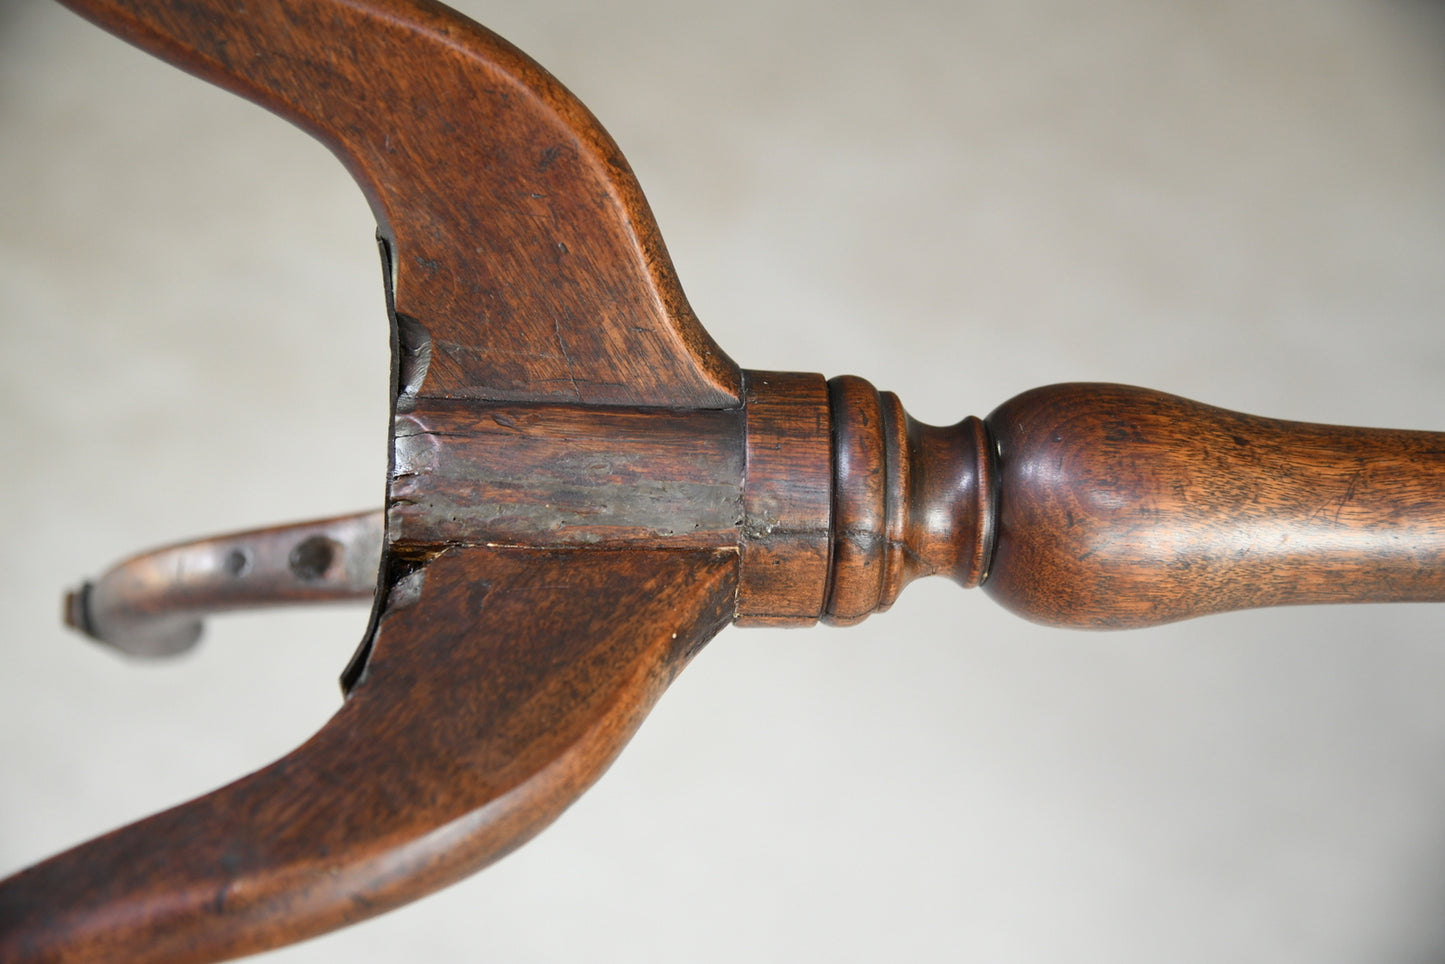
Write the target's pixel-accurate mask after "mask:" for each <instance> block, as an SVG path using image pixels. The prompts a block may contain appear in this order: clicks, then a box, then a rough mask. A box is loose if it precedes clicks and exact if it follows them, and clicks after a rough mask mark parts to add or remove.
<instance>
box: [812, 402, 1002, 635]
mask: <svg viewBox="0 0 1445 964" xmlns="http://www.w3.org/2000/svg"><path fill="white" fill-rule="evenodd" d="M828 388H829V397H830V399H831V404H832V409H833V415H832V421H833V439H834V452H833V490H834V506H833V520H832V530H833V535H832V540H833V563H832V578H831V587H830V589H829V597H828V609H827V620H828V621H829V622H831V623H835V624H838V625H850V624H852V623H856V622H858V621H859V620H861V619H863V618H864V617H865V616H867V615H868V614H870V613H873V612H880V611H882V610H885V609H887V608H888V607H889V606H891V605H892V604H893V601H894V600H895V599H897V598H898V594H899V593H900V592H901V591H902V590H903V587H904V586H905V585H907V584H908V583H909V582H911V581H912V580H914V579H916V578H918V577H920V576H931V575H935V574H938V575H945V576H948V577H949V578H950V579H952V580H953V581H954V582H957V583H958V584H959V585H961V586H964V587H965V588H968V587H972V586H976V585H978V584H979V583H980V582H981V581H982V580H983V579H984V577H985V576H986V575H987V574H988V566H989V561H990V558H991V557H992V554H993V549H994V545H993V544H994V505H995V501H996V498H997V496H996V491H995V487H996V482H995V476H996V472H997V469H996V467H995V457H994V446H993V441H992V439H991V438H990V437H989V435H988V432H987V431H986V430H985V428H984V425H983V423H982V422H981V421H979V420H978V419H977V418H973V417H969V418H966V419H964V420H963V421H961V422H959V423H958V424H957V425H954V426H951V427H949V428H939V427H937V426H933V425H925V424H924V423H922V422H919V421H917V420H915V419H914V418H913V417H912V416H910V415H909V414H908V413H907V412H905V411H904V410H903V406H902V404H901V403H900V402H899V400H898V396H896V395H894V394H893V393H892V392H879V391H878V390H877V389H876V388H874V387H873V386H872V385H871V384H869V383H868V382H867V381H865V380H864V379H862V378H858V377H857V376H854V375H843V376H840V377H838V378H835V379H833V380H832V381H830V382H829V383H828Z"/></svg>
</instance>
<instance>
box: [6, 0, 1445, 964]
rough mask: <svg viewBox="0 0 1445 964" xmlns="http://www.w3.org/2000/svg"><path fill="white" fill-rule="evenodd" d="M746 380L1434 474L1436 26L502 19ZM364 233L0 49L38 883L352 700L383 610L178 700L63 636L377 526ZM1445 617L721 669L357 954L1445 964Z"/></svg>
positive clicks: (971, 599) (803, 6) (787, 658)
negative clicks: (595, 119)
mask: <svg viewBox="0 0 1445 964" xmlns="http://www.w3.org/2000/svg"><path fill="white" fill-rule="evenodd" d="M465 6H466V8H467V9H468V11H469V12H471V13H472V14H473V15H474V16H476V17H477V18H478V19H480V20H482V21H483V22H484V23H487V24H488V25H489V26H492V27H493V28H494V29H496V30H498V31H499V32H501V33H502V34H503V35H504V36H506V37H508V38H510V39H511V40H513V41H514V42H516V43H517V44H518V45H520V46H521V47H522V48H523V49H525V50H527V51H529V52H530V53H531V54H532V55H533V56H535V57H536V58H537V59H538V60H540V61H541V62H542V63H543V64H545V65H547V66H548V67H549V68H550V69H551V70H552V71H553V72H554V73H556V74H557V75H558V76H559V77H560V78H561V79H562V80H563V81H564V82H565V83H567V84H568V85H569V86H571V87H572V89H573V90H575V91H576V92H577V93H578V94H579V96H580V97H581V98H582V99H583V100H584V101H585V102H586V103H587V104H588V105H590V106H591V107H592V109H593V110H594V111H595V112H596V113H597V115H598V116H599V117H600V118H601V119H602V120H603V123H604V124H606V125H607V126H608V128H609V129H610V130H611V132H612V133H613V135H614V136H615V137H616V139H617V140H618V142H619V143H620V144H621V145H622V148H623V150H624V151H625V152H626V153H627V155H628V157H629V158H630V160H631V162H632V164H633V166H634V167H635V168H636V170H637V172H638V175H639V177H640V178H641V180H642V183H643V186H644V187H645V188H646V190H647V191H648V194H649V197H650V199H651V201H652V203H653V206H654V209H655V211H656V214H657V217H658V220H659V222H660V224H661V226H662V230H663V233H664V235H665V236H666V238H667V239H668V242H669V245H670V247H671V250H672V253H673V256H674V259H675V261H676V263H677V267H678V271H679V273H680V275H681V277H682V280H683V283H684V285H685V286H686V288H687V291H688V293H689V295H690V296H691V299H692V302H693V304H694V306H695V307H696V309H697V311H698V313H699V315H700V316H701V317H702V318H703V320H704V322H705V323H706V324H707V325H708V327H709V329H710V330H711V331H712V333H713V334H714V335H715V337H716V338H717V340H718V341H719V342H720V343H721V344H722V345H723V347H724V348H725V349H727V350H728V351H729V352H730V353H731V354H732V355H733V357H735V358H736V359H737V360H738V361H739V362H740V363H741V364H744V365H746V366H749V367H753V368H778V369H801V370H806V371H821V372H824V373H827V374H829V375H834V374H839V373H844V372H854V373H857V374H861V375H864V376H865V377H868V378H870V379H871V380H873V381H874V382H875V383H876V384H877V385H879V386H880V387H884V388H892V389H895V390H898V391H899V392H900V394H901V395H902V396H903V399H904V402H905V404H906V405H907V406H908V407H909V409H910V410H911V411H912V412H913V413H914V414H915V415H917V416H919V417H921V418H923V419H925V420H929V421H933V422H937V423H947V422H952V421H954V420H955V419H957V418H958V417H960V416H962V415H964V414H968V413H976V414H984V413H986V412H987V411H988V410H989V409H991V408H993V407H994V406H995V405H997V404H998V403H1000V402H1002V401H1003V400H1004V399H1006V398H1008V397H1009V396H1010V395H1012V394H1014V393H1016V392H1018V391H1021V390H1023V389H1025V388H1029V387H1032V386H1034V385H1039V384H1044V383H1048V382H1051V381H1059V380H1070V379H1099V380H1115V381H1123V382H1130V383H1137V384H1144V385H1149V386H1152V387H1158V388H1164V389H1168V390H1171V391H1175V392H1178V393H1180V394H1184V395H1188V396H1192V397H1195V398H1198V399H1200V400H1203V401H1207V402H1212V403H1215V404H1220V405H1225V406H1229V407H1233V408H1238V409H1242V410H1245V411H1250V412H1256V413H1259V414H1266V415H1274V416H1279V417H1287V418H1298V419H1308V420H1317V421H1335V422H1347V423H1348V422H1352V423H1361V424H1376V425H1393V426H1398V427H1408V428H1445V381H1442V378H1441V373H1442V372H1445V328H1442V324H1441V322H1442V309H1445V54H1442V52H1441V51H1442V49H1445V47H1442V41H1445V11H1442V8H1441V6H1440V5H1438V4H1427V3H1424V2H1409V0H1394V2H1385V0H1381V2H1375V3H1363V2H1360V3H1345V2H1341V3H1330V2H1326V3H1305V2H1272V3H1250V2H1244V0H1235V2H1228V0H1227V2H1215V3H1174V4H1159V3H1150V2H1147V0H1103V2H1098V3H1092V4H1088V5H1081V4H1072V3H1066V2H1050V0H1028V2H1016V3H1009V4H988V3H943V2H938V3H932V4H911V5H902V6H899V5H897V4H889V3H884V2H873V3H847V4H840V3H822V2H798V0H781V2H773V3H763V2H741V3H731V4H717V3H702V2H666V3H664V2H650V3H649V2H638V0H630V2H627V3H614V4H605V5H604V4H588V3H581V2H567V0H534V2H532V3H523V2H520V0H515V2H514V0H498V2H493V3H482V2H471V3H467V4H465ZM372 233H373V226H372V222H371V219H370V216H369V213H368V211H367V209H366V205H365V203H364V201H363V199H362V197H361V195H360V193H359V192H358V191H357V190H356V189H355V188H354V187H353V186H352V184H351V183H350V181H349V180H348V178H347V177H346V175H345V173H344V172H343V171H342V169H341V167H340V166H339V165H338V164H337V163H336V162H335V161H334V160H333V159H332V158H331V157H330V156H329V155H328V154H327V153H326V152H325V151H324V150H323V149H322V148H321V147H319V146H318V145H316V144H314V143H312V142H311V141H309V140H308V139H307V138H306V137H304V136H303V135H301V134H299V133H297V132H295V131H293V130H292V129H290V128H289V127H287V126H286V125H284V124H283V123H281V122H279V121H277V120H276V119H274V118H272V117H271V116H269V115H267V114H265V113H263V112H262V111H260V110H259V109H257V108H254V107H252V106H250V105H248V104H245V103H243V102H242V101H240V100H237V99H235V98H233V97H231V96H230V95H226V94H222V93H220V92H219V91H216V90H213V89H212V88H210V87H207V86H205V85H203V84H201V83H199V82H197V81H194V80H192V79H190V78H188V77H185V76H184V75H182V74H180V73H178V72H176V71H173V70H172V69H170V68H168V67H165V66H163V65H161V64H159V63H158V62H153V61H151V60H150V59H149V58H147V57H145V56H143V55H140V54H138V53H136V52H134V51H132V50H131V49H129V48H127V47H125V46H123V45H122V44H120V43H119V42H117V41H115V40H113V39H111V38H110V37H108V36H106V35H104V34H102V33H101V32H100V31H98V30H96V29H95V28H93V27H91V26H89V25H87V24H85V23H83V22H81V21H80V20H79V19H77V18H75V17H74V16H72V15H70V14H68V13H66V12H64V11H62V10H59V9H58V8H54V7H52V6H50V5H47V4H41V3H34V2H23V3H22V2H10V3H8V4H4V5H0V326H3V333H4V342H5V348H4V358H5V361H6V364H5V366H4V368H5V374H4V377H3V378H0V406H3V414H4V416H5V418H4V433H5V434H4V439H3V441H4V446H5V451H6V453H7V459H6V461H7V464H6V467H5V470H4V472H3V474H0V480H3V481H0V504H3V505H4V507H5V513H6V529H7V533H6V540H5V551H4V553H3V555H0V626H3V637H0V638H3V643H0V645H3V660H4V669H3V671H0V774H3V776H0V872H9V871H10V870H13V869H16V868H19V867H20V866H22V865H25V864H27V863H29V862H31V861H34V860H37V859H39V858H41V857H43V856H45V855H47V854H50V853H52V852H55V851H57V850H59V849H61V848H63V847H66V846H68V845H70V844H73V843H75V842H78V841H80V840H82V839H84V838H87V837H90V836H92V835H94V834H97V833H99V832H101V831H104V830H107V829H109V828H111V827H113V826H115V825H118V824H120V823H122V822H125V821H128V820H131V819H133V818H136V817H139V816H141V815H143V814H146V813H149V812H151V811H154V810H156V809H159V808H161V807H164V806H167V805H169V804H171V803H174V802H178V801H180V800H182V799H184V798H187V797H189V796H192V795H195V794H197V793H200V792H203V791H205V790H208V789H210V788H212V787H214V786H216V785H218V784H220V783H221V782H224V781H226V780H228V779H230V778H232V777H234V776H237V775H239V774H241V773H243V772H245V771H247V770H249V769H252V768H255V767H257V766H259V765H261V764H263V763H265V762H267V761H269V760H271V759H273V758H275V757H276V756H278V755H280V754H282V753H284V752H285V751H287V750H288V749H290V748H291V747H292V746H294V745H295V744H297V743H298V742H300V741H301V740H302V739H303V738H304V737H305V736H307V735H308V734H309V733H310V732H312V731H313V730H314V729H315V728H316V727H317V726H319V725H320V724H321V722H322V721H323V720H324V719H326V717H327V716H329V715H330V713H331V712H333V710H334V709H335V707H336V706H337V705H338V703H339V693H338V690H337V688H336V684H335V678H336V675H337V674H338V673H339V671H340V669H341V667H342V665H343V664H344V662H345V660H346V658H347V656H348V655H349V654H350V651H351V649H352V647H353V645H354V644H355V642H356V640H357V639H358V638H359V637H360V634H361V631H362V628H363V625H364V623H365V619H366V614H365V612H364V610H362V609H351V610H345V609H342V610H335V611H323V612H306V613H295V614H288V615H259V616H246V617H239V618H235V619H231V620H227V621H223V622H218V623H216V624H214V625H213V626H212V629H211V632H210V634H209V636H208V638H207V639H206V641H205V643H204V645H203V646H202V648H201V649H200V650H199V651H198V652H197V653H195V654H194V655H193V656H191V657H189V658H187V659H184V660H181V661H179V662H177V663H174V664H169V665H140V664H132V663H127V662H124V661H121V660H119V659H116V658H112V657H111V656H110V655H108V654H107V653H104V652H101V651H99V650H96V649H94V648H93V647H91V646H90V645H88V644H87V643H85V642H83V641H82V640H80V639H79V638H77V637H74V636H72V635H68V634H67V633H65V632H64V631H62V629H61V627H60V625H59V620H58V611H59V600H60V596H61V592H62V590H63V589H64V588H65V587H66V586H67V585H69V584H71V583H73V582H75V581H76V580H77V579H78V578H80V577H82V576H84V575H86V574H93V573H95V572H97V571H98V570H99V569H101V568H102V567H104V566H105V565H106V564H108V563H109V562H111V561H112V560H114V559H115V558H117V557H119V556H121V555H124V554H126V553H129V552H132V551H135V550H138V549H141V548H144V547H147V546H150V545H154V544H157V543H160V542H164V541H169V540H174V539H180V538H186V537H190V536H197V535H203V534H208V533H212V532H218V531H225V530H228V529H234V528H242V527H248V526H252V525H259V524H265V523H269V522H280V521H287V520H292V519H299V518H305V517H309V516H313V515H323V514H330V513H335V512H340V511H349V510H354V509H362V508H366V507H369V506H373V505H376V504H378V503H379V501H380V499H381V495H382V490H383V478H382V475H383V471H384V463H385V444H384V442H385V434H386V397H385V394H386V391H385V388H386V382H387V374H386V373H387V364H388V362H387V357H386V345H387V332H386V321H385V315H384V310H383V305H382V295H381V286H380V283H379V273H378V268H377V264H376V255H375V251H374V247H373V241H372ZM1442 627H1445V609H1440V608H1430V607H1424V606H1416V607H1382V606H1374V607H1358V608H1336V609H1300V610H1292V611H1269V612H1258V613H1245V614H1237V615H1229V616H1220V617H1214V618H1210V619H1204V620H1199V621H1196V622H1192V623H1186V624H1182V625H1177V626H1172V627H1168V628H1164V629H1159V630H1153V631H1140V632H1133V633H1127V634H1120V635H1095V634H1080V633H1072V632H1064V631H1056V630H1048V629H1043V628H1038V627H1034V626H1031V625H1029V624H1026V623H1023V622H1021V621H1019V620H1017V619H1016V618H1014V617H1012V616H1009V615H1007V614H1005V613H1003V612H1002V611H1000V610H998V609H997V608H996V607H995V606H994V605H993V604H992V603H991V602H990V601H989V600H988V599H987V598H984V597H983V596H982V595H981V594H978V593H972V594H969V593H964V592H962V591H960V590H958V589H957V588H956V587H954V586H952V585H950V584H946V583H942V582H939V584H937V585H933V584H927V583H925V584H917V585H915V586H913V587H912V588H910V589H909V590H908V591H907V592H906V593H905V594H904V595H903V597H902V599H901V600H900V601H899V603H898V605H897V606H896V607H895V608H894V610H893V611H892V612H889V613H887V614H886V615H881V616H875V617H873V618H872V619H870V620H869V621H868V622H867V623H866V624H864V625H863V626H860V627H857V628H854V629H849V630H833V629H821V628H820V629H816V630H812V631H806V632H797V631H786V632H785V631H779V632H764V631H758V630H751V631H742V630H728V631H726V632H725V633H724V634H723V635H722V636H721V637H720V638H718V639H717V640H715V641H714V642H713V643H712V644H711V646H710V647H709V648H708V649H707V650H706V651H705V652H704V653H703V654H702V655H701V656H700V657H699V658H698V660H697V661H696V663H695V664H694V665H693V666H692V667H691V668H690V669H689V670H688V671H687V672H686V673H685V674H684V675H683V677H682V679H681V680H680V681H679V682H678V683H677V685H676V686H675V687H674V689H673V690H672V691H671V692H670V693H669V694H668V695H667V696H666V697H665V698H664V700H663V702H662V704H661V706H660V707H659V709H658V710H657V711H656V713H655V714H654V715H653V717H652V718H651V719H650V720H649V721H648V723H647V724H646V725H645V726H644V728H643V730H642V732H641V734H640V735H639V736H638V737H637V739H636V740H635V741H634V743H633V744H632V746H631V747H630V748H629V749H628V750H627V751H626V752H625V753H624V754H623V756H622V758H621V760H620V762H618V763H617V764H616V766H614V767H613V769H612V770H611V772H610V773H608V775H607V776H606V777H604V779H603V780H602V781H601V783H600V784H599V785H598V786H597V787H596V788H595V789H594V790H592V791H591V792H590V793H589V794H587V795H586V796H585V797H584V798H583V799H582V800H581V802H579V803H578V804H577V805H576V806H575V807H574V808H573V809H572V810H571V811H569V812H568V813H567V814H566V815H564V817H563V818H562V819H561V820H560V821H559V822H558V823H557V824H556V825H555V826H554V827H553V828H552V829H551V830H549V831H548V832H546V833H544V834H543V835H542V836H541V837H540V838H539V839H538V840H536V841H535V842H534V843H532V844H530V845H528V846H527V847H526V848H524V849H523V850H522V851H520V852H519V853H517V854H516V855H514V856H512V857H509V858H507V859H506V860H504V861H503V862H502V863H501V864H499V865H498V866H496V867H494V868H492V869H490V870H488V871H486V872H485V873H483V874H481V875H480V876H478V877H476V878H474V879H472V880H471V881H469V882H467V883H465V884H463V885H460V886H458V887H455V888H453V889H451V890H450V891H447V892H445V893H443V894H441V895H439V896H437V897H435V898H432V899H429V900H427V901H424V902H422V903H421V904H419V905H416V906H413V907H412V908H410V909H408V910H405V911H401V912H398V913H395V914H392V915H390V916H388V917H385V918H383V919H381V920H379V921H376V922H374V923H371V924H367V925H364V926H361V927H357V928H354V929H352V930H349V931H346V932H343V933H341V934H339V935H335V936H331V937H328V938H324V939H321V940H318V941H315V942H312V943H310V944H307V945H304V946H302V947H299V948H294V949H291V950H288V951H283V952H281V953H278V954H276V955H275V956H274V957H272V958H270V959H271V960H275V961H277V962H281V961H290V962H297V964H300V962H321V961H342V960H345V961H349V962H371V961H377V962H381V961H387V962H395V961H436V962H452V961H458V962H460V961H499V962H526V961H539V962H543V961H556V962H560V961H577V960H593V961H618V962H652V961H666V962H674V961H689V962H692V961H697V962H701V961H719V962H730V964H734V962H741V961H750V962H751V961H759V962H761V961H778V962H785V961H786V962H791V961H798V960H817V961H883V960H907V959H916V960H957V961H1019V962H1045V961H1047V962H1058V961H1110V962H1141V964H1143V962H1157V961H1162V960H1168V961H1199V962H1219V961H1270V962H1287V961H1299V962H1312V964H1317V962H1334V961H1338V962H1358V961H1364V960H1369V961H1372V962H1384V961H1400V962H1407V961H1408V962H1420V961H1440V960H1445V914H1442V912H1441V910H1442V906H1441V905H1442V896H1445V701H1442V700H1441V699H1440V698H1439V693H1440V682H1441V679H1442V678H1445V639H1442V638H1441V637H1442V632H1441V630H1442Z"/></svg>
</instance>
